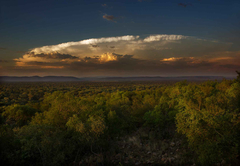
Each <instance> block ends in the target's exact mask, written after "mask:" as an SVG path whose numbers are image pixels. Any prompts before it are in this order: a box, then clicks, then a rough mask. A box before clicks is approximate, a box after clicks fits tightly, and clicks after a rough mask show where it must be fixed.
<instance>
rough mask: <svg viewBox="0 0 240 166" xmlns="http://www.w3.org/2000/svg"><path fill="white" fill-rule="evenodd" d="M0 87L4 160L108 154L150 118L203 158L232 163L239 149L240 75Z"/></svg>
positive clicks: (54, 160)
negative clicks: (203, 79)
mask: <svg viewBox="0 0 240 166" xmlns="http://www.w3.org/2000/svg"><path fill="white" fill-rule="evenodd" d="M0 90H1V93H0V113H1V116H0V117H1V119H0V148H1V153H0V155H1V156H0V157H1V158H3V159H4V160H3V162H4V163H5V165H71V164H72V163H73V162H74V161H80V160H81V159H82V158H84V157H86V156H88V155H90V154H94V155H98V153H106V152H107V150H108V149H109V148H110V143H112V142H113V143H114V144H115V145H117V142H115V141H116V139H117V138H119V136H124V134H128V133H133V132H134V130H138V128H140V127H141V126H143V125H145V126H144V127H146V128H150V130H152V129H153V130H152V131H157V133H158V134H160V135H161V137H159V139H166V137H169V135H171V134H170V132H171V131H174V130H177V131H178V132H179V133H181V134H183V135H185V136H186V138H187V140H188V143H189V145H190V147H191V150H194V151H195V152H196V154H197V156H198V161H199V163H200V164H202V165H213V164H216V163H219V162H221V160H225V161H227V162H228V163H230V162H231V161H233V160H234V159H235V158H236V156H237V155H239V152H240V146H239V145H240V134H239V133H240V130H239V129H240V110H239V109H240V82H239V80H238V79H237V80H223V81H221V82H217V81H207V82H203V83H201V84H200V83H188V82H186V81H182V82H178V83H176V84H171V85H164V84H159V83H26V84H1V85H0ZM152 131H151V132H152ZM191 155H192V154H191ZM105 158H106V157H105Z"/></svg>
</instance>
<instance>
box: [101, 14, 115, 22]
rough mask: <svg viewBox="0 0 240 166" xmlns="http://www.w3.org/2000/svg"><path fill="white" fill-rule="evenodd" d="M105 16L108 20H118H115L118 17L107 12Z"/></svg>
mask: <svg viewBox="0 0 240 166" xmlns="http://www.w3.org/2000/svg"><path fill="white" fill-rule="evenodd" d="M103 18H104V19H106V20H108V21H113V22H116V21H115V19H116V17H114V16H113V15H107V14H105V15H103Z"/></svg>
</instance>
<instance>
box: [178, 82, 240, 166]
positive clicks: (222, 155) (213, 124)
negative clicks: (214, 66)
mask: <svg viewBox="0 0 240 166" xmlns="http://www.w3.org/2000/svg"><path fill="white" fill-rule="evenodd" d="M220 84H222V85H219V86H217V88H216V86H215V83H211V82H210V83H208V84H207V83H204V84H202V85H199V86H191V87H188V89H187V91H186V92H185V94H184V98H183V100H182V101H183V102H182V103H181V104H182V107H184V109H182V110H180V112H179V113H178V114H177V117H176V120H177V130H178V132H180V133H182V134H185V135H186V136H187V138H188V140H189V144H190V145H191V147H193V148H194V150H195V151H196V152H197V154H198V155H199V161H200V162H201V163H202V164H204V165H212V164H213V163H217V162H220V161H221V160H223V159H224V160H227V161H231V160H232V159H234V158H235V157H236V156H237V154H238V140H237V139H236V136H237V133H238V131H239V118H240V114H239V107H237V105H238V103H237V101H235V102H233V101H232V100H231V99H232V97H233V96H236V95H235V93H239V92H240V91H237V89H236V87H238V86H237V85H235V84H232V85H228V87H227V88H226V87H224V88H222V87H223V85H224V86H226V85H227V84H226V83H220ZM220 87H221V88H220ZM233 89H234V90H233ZM220 90H221V91H220ZM190 96H191V97H190ZM238 102H239V101H238Z"/></svg>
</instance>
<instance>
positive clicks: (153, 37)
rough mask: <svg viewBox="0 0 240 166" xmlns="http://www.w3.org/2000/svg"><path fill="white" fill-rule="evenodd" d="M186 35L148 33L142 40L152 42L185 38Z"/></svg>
mask: <svg viewBox="0 0 240 166" xmlns="http://www.w3.org/2000/svg"><path fill="white" fill-rule="evenodd" d="M186 38H187V37H186V36H183V35H150V36H149V37H147V38H145V39H144V40H143V41H144V42H154V41H160V40H167V41H169V40H181V39H186Z"/></svg>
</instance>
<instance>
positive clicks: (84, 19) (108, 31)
mask: <svg viewBox="0 0 240 166" xmlns="http://www.w3.org/2000/svg"><path fill="white" fill-rule="evenodd" d="M0 14H1V15H0V55H1V58H0V59H1V61H2V64H0V65H1V66H2V67H1V68H4V67H5V66H6V67H8V69H10V68H11V67H10V66H11V65H12V66H14V65H16V64H15V61H14V62H10V63H8V64H3V61H11V60H14V59H19V58H21V57H23V55H24V54H25V53H26V52H29V51H30V50H33V49H34V48H38V47H42V46H47V45H57V44H60V43H67V42H71V41H76V42H77V41H82V40H84V39H91V38H102V37H116V36H125V35H133V36H137V35H139V36H140V39H144V38H146V37H148V36H150V35H157V34H166V35H182V36H188V37H194V38H195V39H198V40H200V39H201V40H205V41H218V42H219V43H225V44H229V43H231V45H230V46H229V45H228V46H227V48H226V49H225V50H221V49H220V50H217V49H216V52H219V51H232V54H234V51H235V54H234V55H235V56H234V57H238V51H239V44H240V1H239V0H165V1H162V0H142V1H139V0H109V1H101V0H57V1H56V0H46V1H45V0H41V1H33V0H21V1H19V0H18V1H17V0H1V6H0ZM104 16H106V17H104ZM183 43H184V42H183ZM190 43H191V42H190ZM186 44H187V42H185V45H184V44H183V45H184V46H186ZM198 44H199V43H198V42H195V45H198ZM207 45H209V43H207V42H206V43H205V45H204V46H202V49H205V50H207V49H209V48H208V47H207ZM184 46H183V47H184ZM174 47H175V46H172V47H171V48H173V49H174ZM176 47H179V46H176ZM200 47H201V44H200ZM219 47H222V45H221V44H220V45H219ZM184 48H185V47H184ZM187 48H188V47H186V49H187ZM191 48H195V46H194V45H193V46H191ZM191 48H190V49H189V50H191ZM213 48H215V45H214V46H213ZM186 52H188V51H187V50H186ZM60 53H61V52H60ZM64 53H66V52H64ZM67 53H68V54H71V52H67ZM115 53H116V54H119V53H121V51H119V52H115ZM124 53H126V52H124ZM134 53H135V52H134ZM126 54H127V53H126ZM168 54H169V56H168V55H164V56H162V58H166V57H168V58H171V57H178V56H174V54H173V53H168ZM186 54H188V53H186ZM205 54H207V53H203V54H202V56H204V55H205ZM232 54H231V55H232ZM71 55H72V54H71ZM159 55H160V53H159ZM161 55H162V53H161ZM74 56H76V55H74ZM87 56H88V55H86V57H87ZM99 56H100V55H99ZM134 56H135V57H136V56H137V57H140V55H137V54H136V53H135V54H134ZM146 56H147V55H145V56H143V57H146ZM215 56H217V55H215ZM150 57H151V56H150ZM191 57H195V55H192V56H191ZM199 57H200V56H199ZM81 58H83V57H81ZM160 59H161V58H160ZM64 68H65V67H64ZM6 70H7V69H6ZM26 71H27V69H24V70H23V72H22V73H16V75H24V74H26V75H31V74H29V73H30V72H27V73H24V72H26ZM36 71H37V69H36ZM57 72H58V71H57ZM106 72H107V71H106ZM41 73H44V72H42V71H41ZM67 73H68V72H66V74H65V75H68V74H67ZM116 73H117V71H116ZM149 73H150V74H151V72H150V71H149ZM35 74H37V72H36V73H35ZM53 74H54V72H53ZM100 74H101V73H100ZM180 74H181V73H180ZM184 74H185V73H184V71H183V73H182V75H184ZM192 74H193V75H194V73H192ZM196 74H197V75H199V73H198V72H197V73H196ZM202 74H204V73H202ZM212 74H214V73H212ZM215 74H216V73H215ZM226 74H227V73H226ZM226 74H225V75H226ZM3 75H8V73H7V72H4V73H3ZM11 75H14V71H12V73H11ZM40 75H41V74H40ZM42 75H46V74H42ZM85 75H86V74H85ZM91 75H93V76H94V75H99V74H91ZM110 75H112V74H110ZM131 75H133V74H131ZM147 75H148V74H147ZM154 75H155V74H154ZM216 75H218V74H216ZM78 76H81V75H78Z"/></svg>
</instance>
